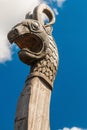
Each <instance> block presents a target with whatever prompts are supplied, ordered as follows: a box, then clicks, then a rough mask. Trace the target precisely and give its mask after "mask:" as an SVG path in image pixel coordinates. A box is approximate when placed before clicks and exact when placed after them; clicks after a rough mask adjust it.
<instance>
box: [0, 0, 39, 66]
mask: <svg viewBox="0 0 87 130" xmlns="http://www.w3.org/2000/svg"><path fill="white" fill-rule="evenodd" d="M39 3H40V0H0V63H3V62H6V61H8V60H11V56H12V52H11V48H10V45H9V44H8V41H7V38H6V37H7V36H6V35H7V33H8V31H9V30H10V29H11V27H12V26H14V25H15V24H17V23H18V22H20V21H21V20H23V19H24V17H25V14H26V13H27V12H28V11H30V10H32V9H33V8H34V7H35V6H36V5H38V4H39Z"/></svg>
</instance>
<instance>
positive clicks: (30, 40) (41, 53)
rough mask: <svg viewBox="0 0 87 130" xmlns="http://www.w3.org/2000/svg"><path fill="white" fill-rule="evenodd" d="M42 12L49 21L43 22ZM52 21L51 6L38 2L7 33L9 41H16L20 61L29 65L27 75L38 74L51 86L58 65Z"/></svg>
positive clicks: (53, 18) (53, 17) (53, 20)
mask: <svg viewBox="0 0 87 130" xmlns="http://www.w3.org/2000/svg"><path fill="white" fill-rule="evenodd" d="M43 14H45V15H46V16H47V17H48V19H49V22H45V20H44V18H43ZM54 22H55V16H54V13H53V11H52V10H51V8H50V7H49V6H47V5H45V4H40V5H39V6H37V7H36V8H35V9H34V10H33V13H28V14H27V15H26V18H25V20H24V21H22V22H21V23H18V24H17V25H16V26H14V27H13V28H12V30H11V31H10V32H9V33H8V40H9V41H10V43H16V44H17V45H18V46H19V48H20V51H19V53H18V55H19V58H20V59H21V61H22V62H24V63H26V64H28V65H31V73H30V76H29V77H32V76H38V77H40V78H42V79H44V80H45V81H47V83H48V84H49V85H50V86H51V87H52V85H53V81H54V79H55V74H56V71H57V67H58V51H57V47H56V44H55V41H54V39H53V37H52V24H54Z"/></svg>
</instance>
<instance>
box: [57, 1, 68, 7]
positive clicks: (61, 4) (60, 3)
mask: <svg viewBox="0 0 87 130" xmlns="http://www.w3.org/2000/svg"><path fill="white" fill-rule="evenodd" d="M65 1H66V0H57V3H58V7H60V8H61V7H62V6H63V4H64V2H65Z"/></svg>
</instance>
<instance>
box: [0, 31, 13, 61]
mask: <svg viewBox="0 0 87 130" xmlns="http://www.w3.org/2000/svg"><path fill="white" fill-rule="evenodd" d="M0 37H1V39H0V62H1V63H3V62H5V61H7V60H11V55H12V52H11V48H10V45H9V44H8V42H7V39H6V35H5V33H4V32H2V33H1V34H0Z"/></svg>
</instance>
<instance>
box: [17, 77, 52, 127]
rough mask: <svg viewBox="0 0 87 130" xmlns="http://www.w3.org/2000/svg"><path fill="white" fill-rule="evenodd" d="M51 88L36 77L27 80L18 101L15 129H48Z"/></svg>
mask: <svg viewBox="0 0 87 130" xmlns="http://www.w3.org/2000/svg"><path fill="white" fill-rule="evenodd" d="M50 96H51V90H50V89H49V88H48V86H47V85H46V84H45V83H44V82H43V81H42V80H41V79H40V78H38V77H34V78H31V79H29V80H27V82H26V84H25V88H24V90H23V92H22V93H21V96H20V98H19V101H18V105H17V110H16V118H15V130H50V125H49V106H50Z"/></svg>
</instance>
